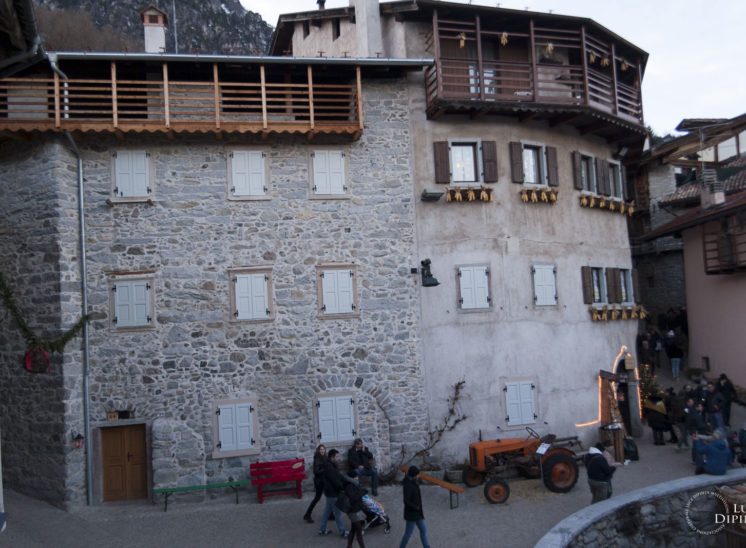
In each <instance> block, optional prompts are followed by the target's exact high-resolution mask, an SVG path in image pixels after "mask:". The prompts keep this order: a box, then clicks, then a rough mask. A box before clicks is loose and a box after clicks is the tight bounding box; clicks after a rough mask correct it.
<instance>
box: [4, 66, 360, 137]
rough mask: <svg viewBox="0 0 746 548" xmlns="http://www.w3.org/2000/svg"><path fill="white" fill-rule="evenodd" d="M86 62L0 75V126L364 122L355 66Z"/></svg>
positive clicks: (300, 126)
mask: <svg viewBox="0 0 746 548" xmlns="http://www.w3.org/2000/svg"><path fill="white" fill-rule="evenodd" d="M184 65H185V64H184V63H181V64H179V63H169V62H163V63H159V64H154V63H147V64H145V63H137V62H134V63H133V62H121V61H109V62H106V63H105V66H102V63H101V62H90V63H82V62H80V61H78V62H77V63H76V64H73V65H71V66H70V68H69V72H68V69H67V68H65V67H62V69H63V71H64V73H65V75H67V76H68V77H67V78H64V77H62V76H60V75H59V74H58V73H57V72H54V71H51V70H49V74H47V75H43V76H39V75H38V74H35V75H21V76H19V77H14V78H6V79H1V80H0V132H6V133H7V132H30V131H64V130H68V131H71V132H72V131H82V132H107V133H127V132H161V133H167V134H175V133H206V132H211V133H216V134H220V133H239V134H247V133H248V134H260V135H262V136H266V135H268V134H270V133H301V134H305V135H306V136H308V137H309V138H310V137H312V136H313V135H316V134H339V135H342V136H345V137H347V138H351V139H357V138H359V137H360V135H361V133H362V130H363V117H362V101H361V79H360V68H359V67H354V66H350V67H344V68H342V67H337V68H336V69H335V71H334V74H333V75H331V76H330V75H329V73H328V71H327V72H326V73H325V74H323V75H320V74H319V73H320V72H321V70H320V69H319V68H318V67H312V66H310V65H308V66H306V67H294V68H293V69H292V70H290V69H288V68H287V67H279V68H278V67H272V66H267V65H264V64H262V65H257V64H254V65H251V66H246V65H242V66H238V67H237V66H228V65H227V64H220V63H199V64H193V65H189V66H188V67H186V66H184Z"/></svg>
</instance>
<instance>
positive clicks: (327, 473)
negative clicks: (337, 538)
mask: <svg viewBox="0 0 746 548" xmlns="http://www.w3.org/2000/svg"><path fill="white" fill-rule="evenodd" d="M338 462H339V451H337V450H336V449H332V450H330V451H329V460H328V461H327V463H326V466H325V467H324V496H325V497H326V506H325V507H324V513H323V514H322V515H321V526H320V527H319V535H328V534H329V533H330V531H329V530H328V529H327V528H326V522H327V521H328V520H329V514H332V513H333V514H334V521H336V522H337V529H339V534H340V535H342V536H343V537H347V535H348V533H347V531H345V526H344V523H342V512H340V510H339V508H337V497H338V496H339V492H340V491H342V489H344V482H345V479H344V477H343V476H342V474H341V473H340V472H339V470H338V468H337V463H338Z"/></svg>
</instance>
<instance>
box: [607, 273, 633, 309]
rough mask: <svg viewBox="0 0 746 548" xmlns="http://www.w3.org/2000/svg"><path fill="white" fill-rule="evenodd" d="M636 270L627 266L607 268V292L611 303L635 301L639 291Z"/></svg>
mask: <svg viewBox="0 0 746 548" xmlns="http://www.w3.org/2000/svg"><path fill="white" fill-rule="evenodd" d="M636 287H637V281H636V275H635V272H634V271H632V270H630V269H627V268H607V269H606V292H607V296H608V302H609V303H633V302H635V294H636V293H637V289H636Z"/></svg>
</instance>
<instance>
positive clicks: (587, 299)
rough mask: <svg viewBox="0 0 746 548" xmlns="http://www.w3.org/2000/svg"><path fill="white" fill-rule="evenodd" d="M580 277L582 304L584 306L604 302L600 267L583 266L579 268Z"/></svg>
mask: <svg viewBox="0 0 746 548" xmlns="http://www.w3.org/2000/svg"><path fill="white" fill-rule="evenodd" d="M581 277H582V279H583V302H584V303H585V304H596V303H604V302H606V284H605V283H604V269H603V268H600V267H592V266H584V267H582V268H581Z"/></svg>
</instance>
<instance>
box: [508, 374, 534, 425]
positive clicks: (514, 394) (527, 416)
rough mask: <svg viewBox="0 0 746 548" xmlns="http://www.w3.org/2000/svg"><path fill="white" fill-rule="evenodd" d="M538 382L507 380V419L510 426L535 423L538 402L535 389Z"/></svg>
mask: <svg viewBox="0 0 746 548" xmlns="http://www.w3.org/2000/svg"><path fill="white" fill-rule="evenodd" d="M535 389H536V384H535V383H534V382H533V381H519V382H506V383H505V387H504V388H503V391H504V392H505V421H506V422H507V423H508V426H521V425H523V424H535V423H536V419H537V418H538V417H537V415H536V403H535V401H534V391H535Z"/></svg>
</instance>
